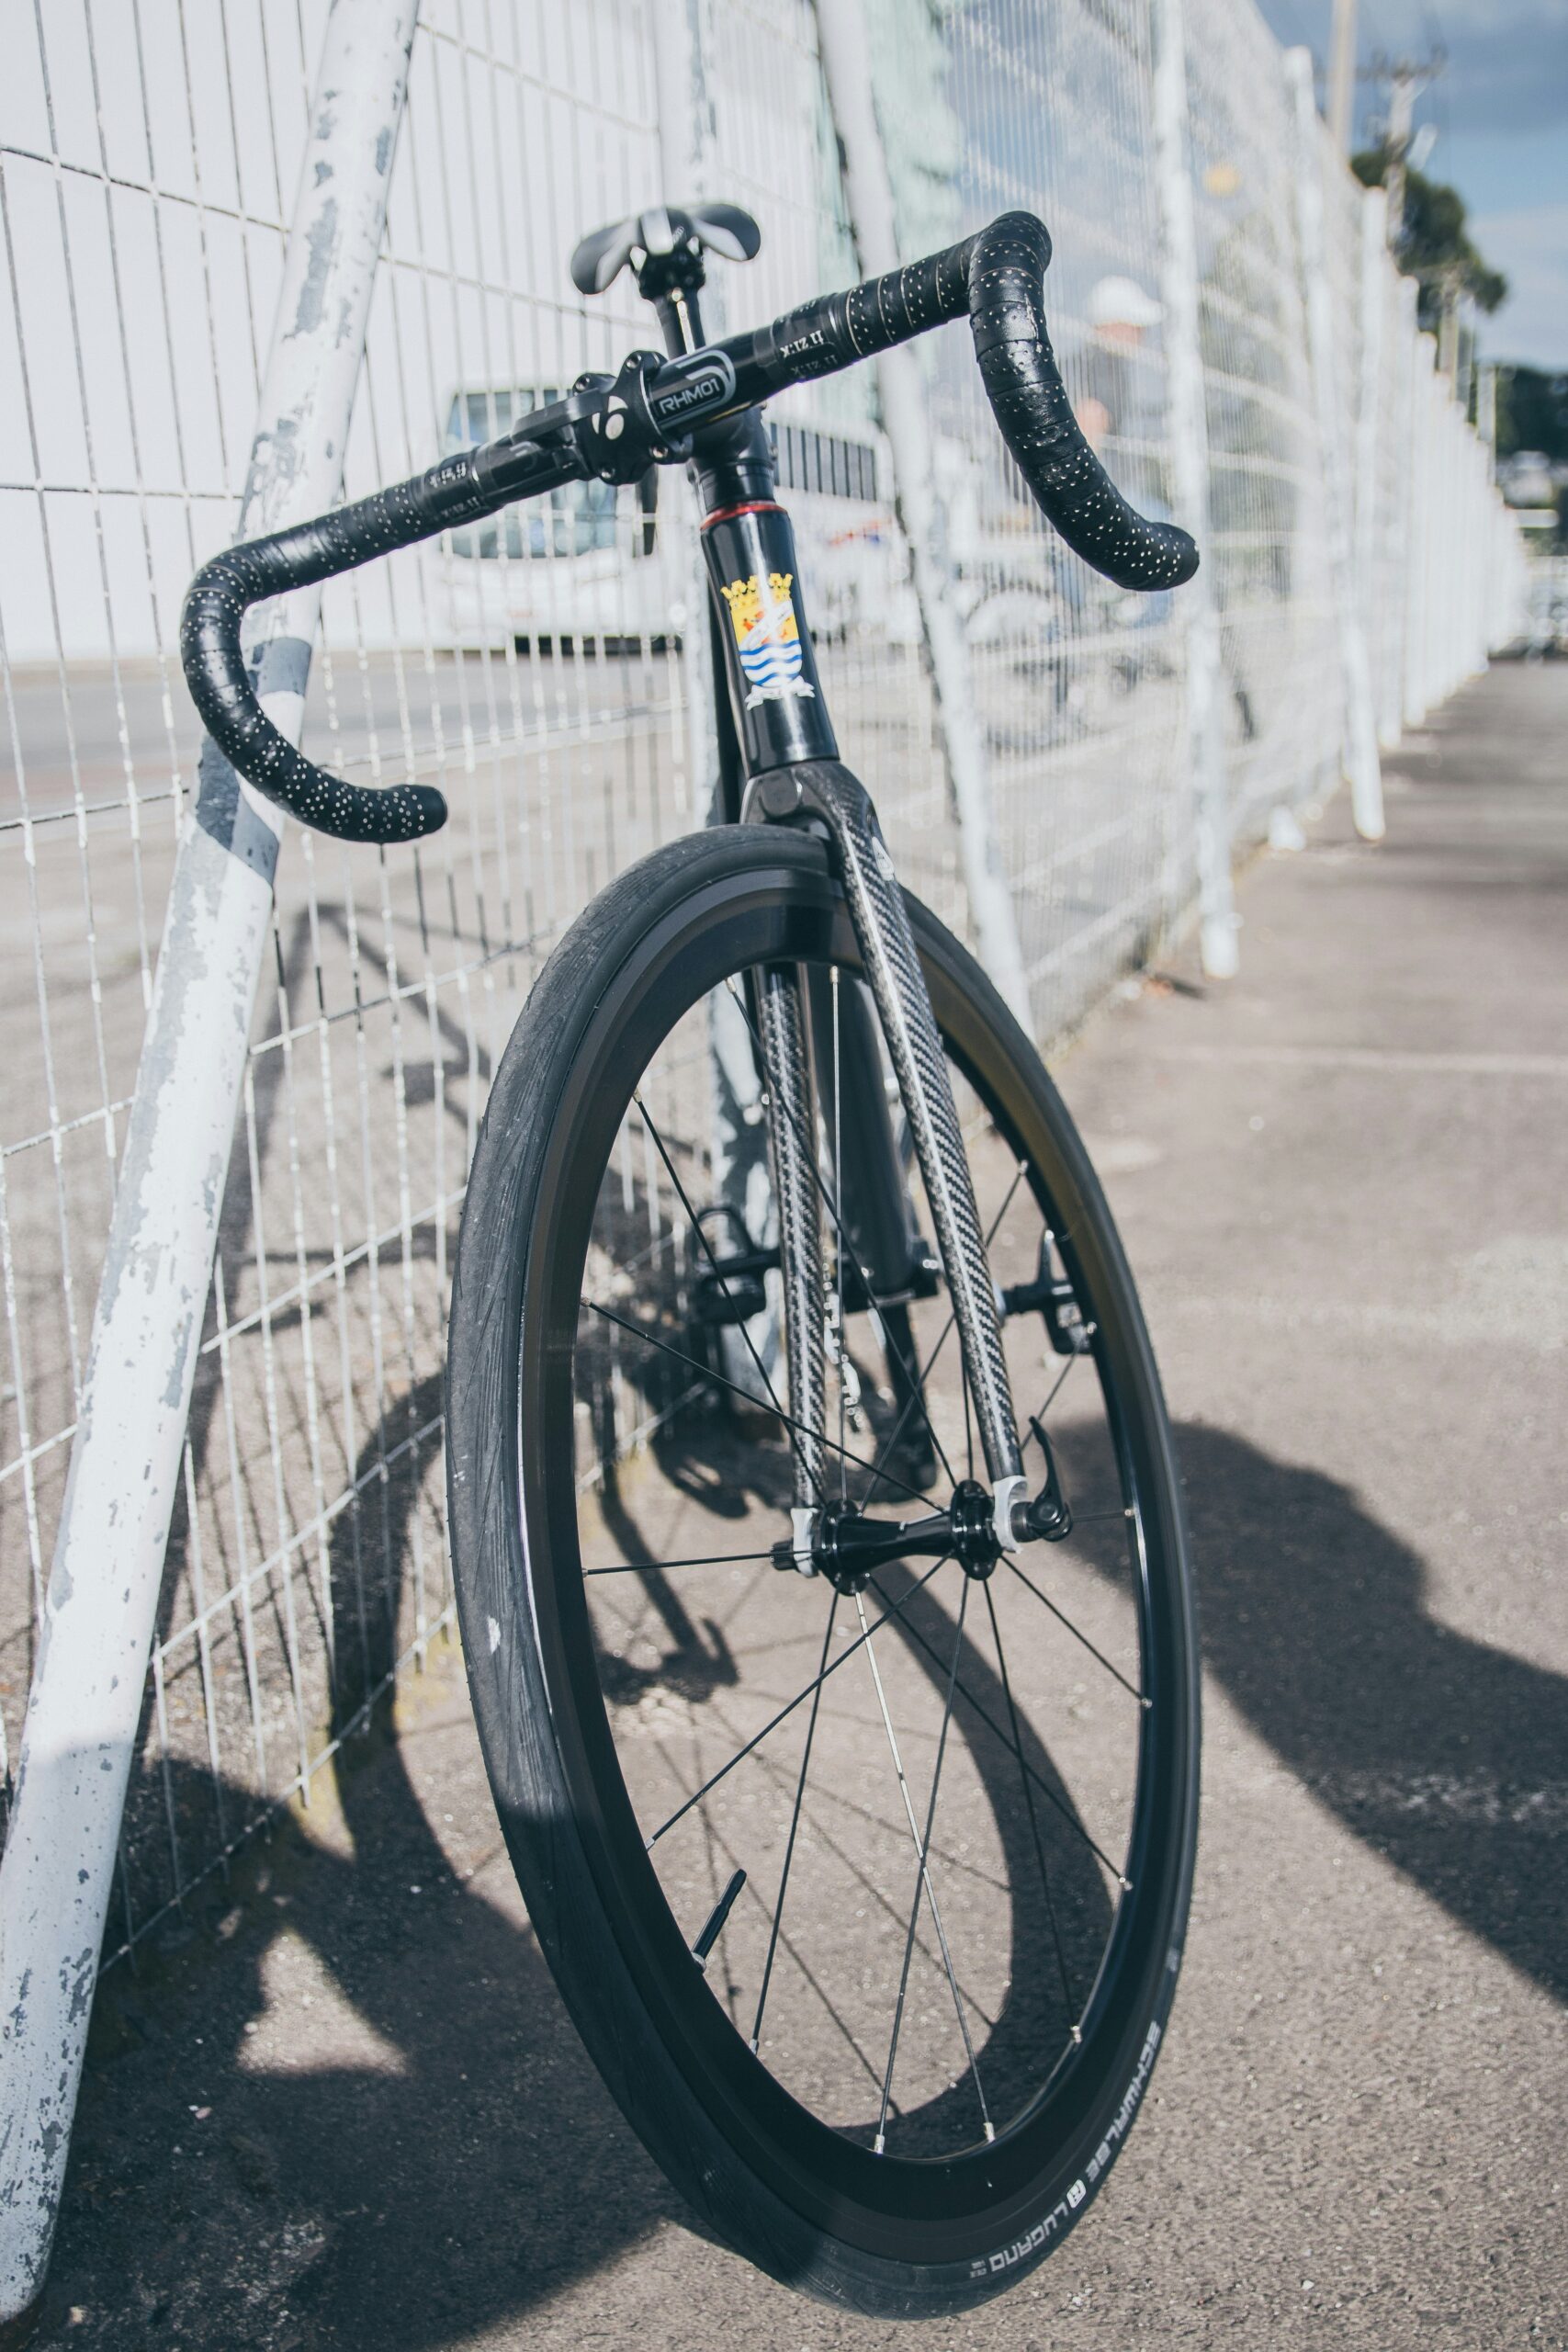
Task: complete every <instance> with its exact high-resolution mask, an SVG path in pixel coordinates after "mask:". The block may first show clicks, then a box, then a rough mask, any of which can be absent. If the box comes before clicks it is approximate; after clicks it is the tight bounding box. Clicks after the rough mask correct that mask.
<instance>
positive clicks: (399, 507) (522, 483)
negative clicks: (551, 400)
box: [180, 442, 566, 842]
mask: <svg viewBox="0 0 1568 2352" xmlns="http://www.w3.org/2000/svg"><path fill="white" fill-rule="evenodd" d="M565 478H566V477H565V476H563V475H562V473H561V471H560V466H559V460H558V458H556V457H554V456H553V455H552V453H549V452H546V451H544V450H542V449H540V448H538V447H536V446H534V445H532V444H530V443H527V442H524V443H513V444H508V443H498V444H495V445H492V447H490V448H488V449H483V450H465V451H463V452H462V453H461V455H459V456H457V457H454V458H444V459H443V460H442V462H441V464H440V465H438V466H433V467H431V468H430V469H429V471H428V472H426V473H423V474H416V475H415V476H414V478H413V479H412V481H404V482H398V483H396V484H395V485H394V486H393V487H392V488H391V489H390V490H383V491H378V492H376V494H375V496H374V497H373V498H363V499H361V500H359V501H358V503H356V504H355V505H353V506H340V507H337V508H335V509H334V510H333V512H332V513H331V514H330V515H321V516H319V517H318V518H317V520H316V521H314V522H311V523H300V524H299V525H297V526H295V527H294V528H293V529H292V530H288V531H277V532H275V533H274V534H273V535H272V536H271V537H269V538H262V539H252V540H249V541H248V542H246V543H245V544H244V545H243V546H241V547H234V548H226V549H225V550H224V552H223V553H222V554H221V555H218V556H214V557H213V559H212V560H211V562H210V563H207V564H204V565H203V566H202V568H201V570H200V571H198V572H197V575H196V578H195V579H194V580H193V581H192V582H191V584H190V588H189V591H188V593H187V594H186V601H185V609H184V611H183V613H182V614H181V616H180V659H181V662H182V663H183V665H184V668H185V673H186V683H187V684H188V685H189V687H190V692H191V699H192V701H193V702H194V703H195V704H196V707H197V710H198V711H199V712H200V714H201V717H202V718H203V720H204V722H205V724H206V727H207V730H208V733H209V735H210V736H211V737H212V740H213V741H214V742H215V743H217V745H218V746H219V748H220V750H221V751H222V752H224V753H226V755H227V756H228V758H229V759H230V760H231V762H232V763H233V764H234V766H235V767H236V768H237V769H238V770H239V772H240V774H241V775H243V776H245V777H247V778H248V779H249V781H250V782H251V783H252V784H253V785H254V786H255V788H256V790H257V791H258V792H263V793H265V795H266V796H267V797H268V798H269V799H272V800H276V802H277V803H278V804H279V806H280V807H282V808H284V809H288V812H289V814H290V815H291V816H294V817H298V818H299V821H300V823H301V824H304V825H313V826H314V827H315V829H316V831H318V832H323V833H332V834H333V835H335V836H336V838H337V839H338V840H339V841H345V842H408V841H418V840H420V839H421V838H422V837H423V835H424V834H426V833H434V832H437V831H439V830H440V828H441V827H442V826H443V825H444V824H445V823H446V799H445V797H443V795H442V794H441V793H439V792H437V791H436V790H435V788H434V786H432V785H426V784H405V785H397V786H392V787H391V788H389V789H388V790H380V789H377V788H375V787H372V786H365V785H357V784H345V783H344V780H343V778H342V777H341V776H335V775H331V774H330V773H329V772H328V770H326V769H325V768H319V767H317V766H315V765H314V764H313V763H311V762H310V760H307V759H306V758H304V757H303V755H302V754H301V753H300V752H297V751H296V750H295V748H294V746H293V744H292V743H290V742H289V741H288V740H287V739H286V738H285V737H284V736H282V735H280V734H279V733H278V730H277V729H276V727H275V726H274V725H273V723H272V721H271V719H270V718H267V716H266V713H265V711H264V710H263V708H262V707H261V704H260V703H259V702H258V700H257V699H256V694H255V689H254V684H253V682H252V679H251V676H250V673H249V672H248V671H247V669H246V666H245V661H244V657H243V653H242V652H241V650H240V628H241V624H242V622H243V619H244V616H245V614H246V612H247V610H248V609H249V607H250V606H251V605H254V604H258V603H259V602H260V601H261V600H262V599H263V598H264V597H267V596H279V595H282V594H285V593H286V592H287V591H288V590H289V589H291V588H302V587H306V586H308V585H309V584H310V582H313V581H317V580H326V579H330V578H331V577H333V575H334V574H335V573H337V572H340V571H352V570H353V569H354V567H355V565H357V564H361V563H367V562H369V561H370V560H372V559H373V558H374V557H376V556H380V555H387V554H389V553H390V552H391V550H392V549H393V548H401V547H408V546H411V545H412V543H413V542H414V541H415V540H416V539H425V538H429V537H431V536H432V534H433V533H434V532H436V531H440V530H446V529H447V528H448V527H449V526H452V525H453V524H456V523H465V522H469V521H472V520H473V519H475V518H476V517H478V516H479V515H490V514H493V513H494V512H495V510H496V509H497V508H498V507H500V506H504V505H505V504H506V503H508V501H509V500H511V499H513V498H515V497H517V496H518V495H520V494H521V495H528V494H530V493H531V492H532V491H533V490H534V489H536V488H539V489H543V488H547V487H549V486H550V485H551V483H552V482H554V481H558V480H562V479H565Z"/></svg>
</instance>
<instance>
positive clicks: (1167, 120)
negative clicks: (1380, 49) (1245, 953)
mask: <svg viewBox="0 0 1568 2352" xmlns="http://www.w3.org/2000/svg"><path fill="white" fill-rule="evenodd" d="M1187 119H1188V105H1187V33H1186V25H1185V21H1184V17H1183V10H1182V0H1156V7H1155V75H1154V125H1155V170H1156V175H1157V176H1158V182H1159V207H1160V227H1161V240H1160V291H1161V295H1162V297H1163V300H1164V305H1165V362H1166V386H1167V397H1168V402H1169V414H1170V448H1171V474H1172V483H1171V488H1172V492H1173V504H1174V507H1175V513H1176V520H1177V521H1178V522H1179V524H1180V525H1181V526H1182V528H1183V529H1184V530H1187V531H1190V533H1191V534H1192V537H1194V538H1195V539H1196V540H1197V542H1198V546H1199V548H1200V551H1201V558H1202V560H1201V563H1200V564H1199V567H1198V571H1197V574H1196V576H1195V577H1194V578H1193V579H1192V580H1190V582H1188V584H1187V586H1186V587H1185V588H1184V589H1183V590H1182V591H1181V595H1180V598H1179V613H1180V616H1181V625H1182V642H1183V649H1184V652H1185V664H1184V667H1185V673H1186V697H1187V756H1188V762H1189V766H1190V776H1191V782H1190V790H1191V793H1192V802H1193V815H1194V835H1195V840H1196V846H1197V865H1198V922H1199V931H1198V937H1199V947H1200V952H1201V956H1202V961H1203V969H1204V971H1205V972H1207V973H1208V974H1209V975H1210V976H1211V978H1214V979H1230V978H1233V977H1234V975H1235V971H1236V969H1237V965H1238V956H1237V951H1236V917H1235V899H1234V896H1233V893H1232V885H1231V820H1230V788H1229V779H1228V777H1227V775H1226V772H1225V721H1224V695H1223V692H1222V674H1223V662H1222V652H1221V645H1220V605H1219V589H1218V582H1217V580H1216V577H1215V569H1214V560H1213V554H1212V552H1211V550H1210V547H1209V428H1208V416H1207V412H1206V406H1205V396H1204V387H1203V354H1202V345H1201V337H1200V332H1199V317H1198V236H1197V225H1196V221H1195V220H1194V215H1193V205H1192V175H1191V170H1190V164H1189V161H1188V154H1187Z"/></svg>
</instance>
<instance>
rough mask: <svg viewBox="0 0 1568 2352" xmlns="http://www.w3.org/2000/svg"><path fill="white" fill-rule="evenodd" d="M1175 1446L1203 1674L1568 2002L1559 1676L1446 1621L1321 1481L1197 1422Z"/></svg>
mask: <svg viewBox="0 0 1568 2352" xmlns="http://www.w3.org/2000/svg"><path fill="white" fill-rule="evenodd" d="M1178 1445H1179V1454H1180V1461H1181V1466H1182V1471H1183V1474H1184V1476H1185V1479H1186V1483H1187V1494H1188V1505H1189V1510H1190V1514H1191V1520H1192V1533H1193V1550H1194V1556H1195V1558H1196V1560H1197V1563H1198V1573H1199V1606H1200V1611H1201V1629H1202V1639H1203V1656H1204V1661H1205V1664H1206V1666H1207V1668H1208V1669H1209V1671H1210V1673H1211V1674H1213V1675H1215V1676H1217V1677H1218V1679H1219V1680H1220V1681H1221V1682H1222V1683H1223V1684H1224V1689H1225V1691H1226V1693H1227V1695H1228V1696H1229V1697H1230V1699H1231V1700H1232V1701H1233V1702H1235V1705H1236V1706H1237V1707H1238V1708H1239V1709H1240V1711H1241V1713H1243V1714H1244V1715H1245V1716H1246V1718H1247V1722H1248V1723H1249V1724H1251V1726H1252V1727H1253V1729H1254V1730H1255V1731H1256V1732H1258V1735H1259V1736H1260V1737H1262V1738H1263V1739H1265V1740H1266V1741H1267V1742H1268V1743H1269V1746H1270V1747H1272V1748H1273V1749H1274V1750H1275V1752H1276V1754H1277V1755H1278V1756H1279V1757H1280V1760H1281V1762H1283V1763H1284V1764H1286V1765H1287V1766H1288V1767H1289V1768H1290V1770H1292V1772H1294V1773H1295V1774H1296V1776H1297V1777H1298V1778H1299V1779H1300V1780H1301V1781H1303V1783H1304V1784H1305V1786H1306V1787H1307V1788H1308V1789H1310V1790H1311V1791H1312V1792H1313V1794H1314V1796H1316V1797H1317V1798H1318V1799H1319V1800H1320V1801H1321V1802H1322V1803H1323V1804H1326V1805H1327V1806H1328V1807H1329V1808H1330V1809H1331V1810H1332V1811H1333V1812H1334V1813H1336V1814H1337V1815H1338V1816H1339V1818H1340V1819H1341V1820H1342V1821H1343V1822H1344V1823H1345V1824H1346V1826H1347V1827H1348V1828H1350V1829H1353V1830H1354V1831H1355V1833H1356V1835H1357V1836H1358V1837H1359V1838H1365V1839H1366V1841H1367V1842H1368V1844H1369V1845H1371V1847H1372V1848H1374V1849H1375V1850H1376V1851H1377V1852H1379V1853H1381V1854H1383V1855H1386V1856H1387V1858H1388V1859H1389V1860H1390V1861H1392V1862H1393V1863H1394V1864H1396V1865H1397V1867H1398V1868H1399V1869H1400V1870H1402V1871H1404V1873H1405V1875H1406V1876H1407V1877H1408V1878H1410V1879H1411V1880H1412V1881H1414V1883H1416V1885H1417V1886H1418V1887H1420V1888H1421V1890H1422V1891H1423V1893H1424V1894H1428V1895H1430V1896H1431V1897H1432V1898H1433V1899H1434V1901H1436V1902H1438V1903H1440V1904H1441V1905H1443V1906H1444V1908H1445V1909H1446V1910H1447V1911H1448V1912H1449V1913H1450V1916H1451V1917H1453V1918H1454V1919H1456V1920H1457V1921H1458V1922H1459V1923H1460V1924H1461V1926H1462V1927H1464V1928H1468V1929H1469V1930H1470V1932H1471V1933H1472V1935H1474V1936H1476V1937H1478V1938H1480V1939H1482V1940H1483V1942H1486V1943H1490V1944H1491V1945H1492V1946H1493V1947H1494V1949H1495V1951H1498V1952H1500V1953H1501V1954H1502V1955H1503V1957H1504V1958H1505V1959H1506V1960H1507V1961H1510V1962H1512V1963H1513V1965H1514V1966H1515V1967H1516V1968H1519V1969H1522V1970H1524V1971H1525V1972H1526V1973H1527V1974H1529V1975H1530V1976H1532V1977H1533V1978H1534V1979H1535V1981H1536V1982H1537V1983H1538V1984H1539V1985H1541V1986H1542V1987H1543V1988H1544V1990H1545V1991H1547V1992H1548V1993H1551V1994H1552V1995H1553V1996H1555V1997H1556V1998H1557V1999H1558V2000H1559V2001H1565V2000H1568V1939H1564V1936H1563V1933H1562V1870H1563V1861H1564V1854H1565V1851H1568V1679H1564V1678H1563V1677H1562V1676H1561V1675H1559V1674H1555V1673H1552V1672H1551V1671H1550V1670H1549V1669H1547V1668H1542V1667H1538V1666H1532V1665H1529V1664H1528V1663H1527V1662H1526V1661H1525V1660H1524V1659H1522V1658H1518V1657H1513V1656H1511V1655H1510V1654H1509V1653H1508V1652H1506V1651H1503V1650H1497V1649H1492V1648H1490V1647H1488V1646H1487V1645H1485V1644H1484V1643H1481V1642H1477V1641H1474V1640H1472V1639H1471V1638H1470V1637H1469V1636H1467V1635H1466V1634H1460V1633H1455V1632H1453V1631H1452V1630H1451V1629H1450V1627H1449V1626H1447V1625H1444V1624H1442V1623H1439V1622H1438V1619H1436V1618H1435V1617H1433V1616H1432V1615H1431V1614H1430V1613H1429V1611H1428V1609H1427V1601H1426V1594H1425V1585H1426V1569H1425V1566H1424V1564H1423V1562H1422V1560H1421V1559H1420V1557H1419V1556H1418V1555H1417V1554H1416V1553H1415V1552H1413V1551H1411V1550H1410V1549H1409V1548H1408V1547H1407V1546H1406V1545H1405V1544H1402V1543H1401V1542H1400V1541H1399V1539H1398V1538H1397V1536H1395V1535H1393V1534H1392V1533H1391V1532H1390V1531H1389V1530H1388V1529H1387V1528H1385V1527H1382V1526H1381V1525H1380V1524H1379V1523H1378V1521H1376V1520H1374V1519H1372V1518H1371V1517H1370V1516H1369V1515H1368V1513H1367V1512H1366V1511H1364V1510H1362V1509H1361V1508H1360V1507H1359V1504H1358V1503H1357V1501H1356V1498H1355V1497H1354V1495H1353V1494H1352V1493H1351V1492H1350V1490H1349V1489H1348V1488H1347V1487H1342V1486H1339V1485H1338V1484H1337V1483H1336V1481H1335V1480H1333V1479H1332V1478H1327V1477H1325V1476H1323V1475H1322V1474H1321V1473H1320V1472H1318V1471H1315V1470H1311V1469H1304V1468H1299V1467H1296V1466H1293V1465H1292V1464H1285V1463H1280V1462H1275V1461H1271V1460H1270V1459H1269V1457H1268V1456H1267V1455H1266V1454H1263V1453H1258V1451H1257V1449H1256V1448H1254V1447H1253V1446H1250V1445H1248V1444H1247V1443H1246V1442H1244V1441H1243V1440H1241V1439H1240V1438H1236V1437H1234V1436H1231V1435H1229V1434H1228V1433H1227V1432H1225V1431H1224V1430H1217V1429H1212V1428H1205V1427H1203V1426H1201V1425H1198V1424H1193V1423H1189V1424H1187V1425H1186V1426H1184V1427H1182V1428H1181V1429H1179V1431H1178ZM1200 1868H1201V1861H1200Z"/></svg>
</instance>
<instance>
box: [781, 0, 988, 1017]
mask: <svg viewBox="0 0 1568 2352" xmlns="http://www.w3.org/2000/svg"><path fill="white" fill-rule="evenodd" d="M817 41H818V51H819V53H820V56H821V59H822V72H823V77H824V79H825V81H826V83H827V85H828V103H829V107H830V108H831V110H832V116H833V124H834V128H835V130H837V132H838V136H839V141H840V148H841V150H842V153H843V158H844V193H845V196H846V198H847V199H848V203H849V213H850V229H851V232H852V236H853V238H854V243H855V255H856V259H857V262H858V264H859V266H860V272H861V275H862V277H877V276H880V275H881V273H882V272H884V271H885V270H889V269H897V266H898V239H897V228H896V225H895V221H894V213H893V187H892V182H891V180H890V179H889V177H888V172H887V155H886V149H885V147H884V145H883V141H882V130H881V126H880V124H879V123H878V121H877V117H876V101H875V96H874V91H873V88H872V59H871V42H870V39H869V37H868V34H867V31H866V22H865V12H864V8H863V5H862V0H817ZM876 380H877V390H878V392H879V394H880V397H881V403H882V423H883V428H884V430H885V431H886V435H887V442H888V447H889V448H890V449H891V451H892V453H893V485H894V497H895V502H896V503H897V512H898V520H899V523H900V525H901V526H902V528H903V532H904V536H905V538H906V539H907V540H908V547H909V557H910V562H911V565H912V568H913V571H914V582H915V596H916V601H917V603H918V605H919V614H920V627H921V630H922V632H923V634H924V638H925V644H926V653H927V658H928V659H929V661H930V663H931V684H932V686H933V687H934V689H935V694H936V704H937V725H938V729H939V730H940V733H941V737H942V749H943V752H944V753H945V755H946V761H947V772H948V776H949V779H950V781H951V783H952V786H953V802H954V805H955V808H956V809H957V815H958V838H959V855H960V858H961V860H962V863H963V866H964V884H965V887H966V888H967V890H968V894H969V912H970V915H971V918H972V920H973V922H974V925H975V937H976V945H977V947H978V950H979V956H980V961H981V962H982V964H984V966H985V967H986V969H987V972H988V973H989V975H990V977H991V978H992V980H993V981H994V982H995V983H996V986H997V988H998V989H999V991H1000V993H1001V995H1002V996H1003V997H1004V998H1005V1000H1006V1001H1007V1003H1008V1005H1009V1006H1010V1009H1011V1011H1012V1012H1014V1013H1015V1014H1016V1015H1017V1017H1018V1019H1019V1020H1020V1021H1021V1023H1022V1024H1023V1027H1024V1029H1025V1030H1026V1031H1027V1032H1028V1034H1029V1035H1031V1036H1032V1035H1033V1034H1034V1019H1033V1014H1032V1010H1031V1007H1030V1001H1029V981H1028V977H1027V975H1026V973H1025V971H1024V967H1023V952H1022V949H1021V946H1020V944H1019V936H1018V921H1017V916H1016V913H1015V910H1014V908H1013V902H1012V891H1011V889H1010V887H1009V883H1008V878H1007V876H1006V874H1005V873H1004V871H1003V869H1002V861H1001V848H1000V844H999V842H998V839H997V828H996V817H995V812H994V810H993V808H992V803H991V785H990V774H989V763H988V761H987V755H986V739H985V734H984V731H983V729H982V728H981V725H980V719H979V715H978V713H977V712H976V708H975V695H974V689H973V684H972V681H971V677H970V670H969V650H968V647H967V645H966V643H965V642H964V624H963V620H962V618H961V616H960V615H959V612H958V608H957V605H956V602H955V599H954V597H953V580H952V572H951V568H950V566H949V563H948V560H947V554H946V549H947V533H946V529H945V518H944V516H943V514H942V501H941V495H940V492H938V489H937V486H936V451H935V447H934V444H933V440H932V435H931V421H930V419H929V417H928V415H927V413H926V399H925V388H924V384H923V381H922V379H921V374H920V363H919V359H918V357H917V356H916V355H915V353H914V352H913V351H912V350H909V349H908V348H907V347H899V348H897V349H895V350H892V351H885V352H883V353H882V355H881V356H880V357H879V358H878V360H877V363H876Z"/></svg>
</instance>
